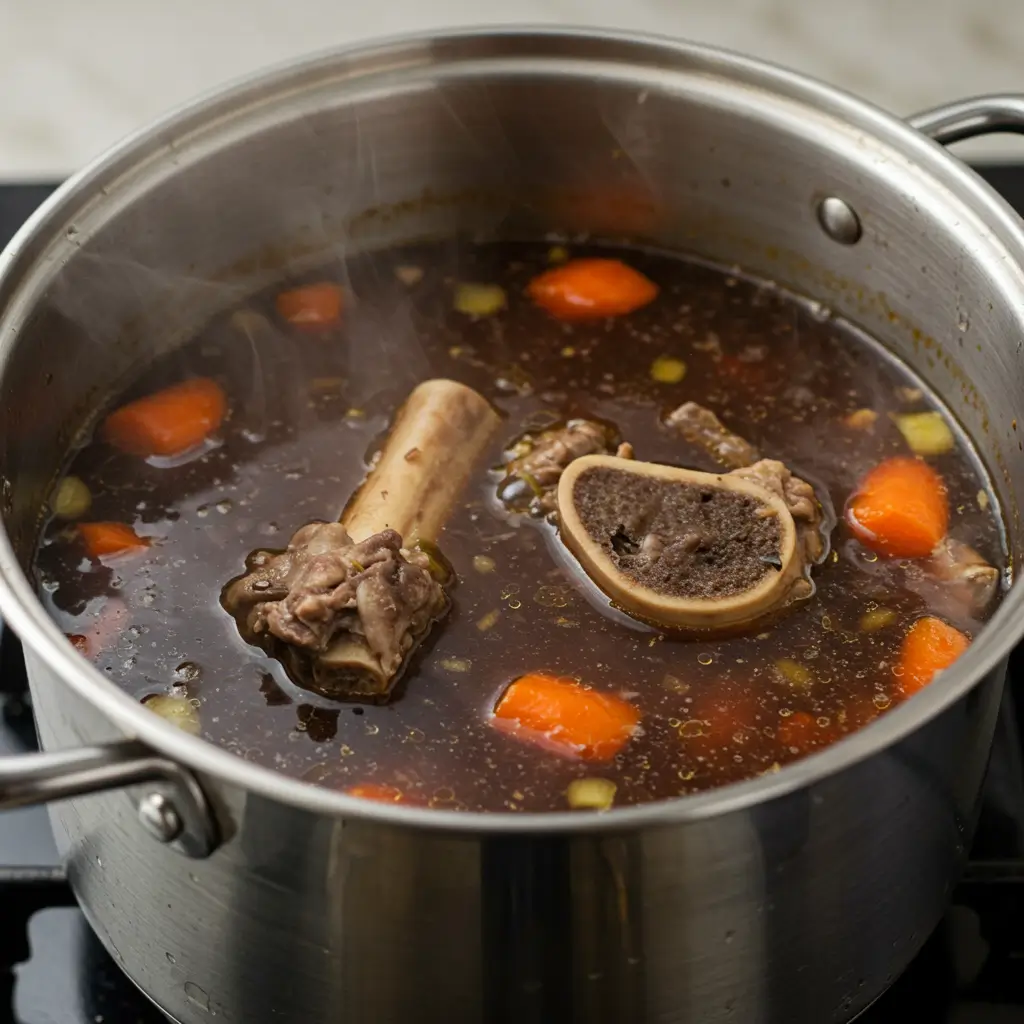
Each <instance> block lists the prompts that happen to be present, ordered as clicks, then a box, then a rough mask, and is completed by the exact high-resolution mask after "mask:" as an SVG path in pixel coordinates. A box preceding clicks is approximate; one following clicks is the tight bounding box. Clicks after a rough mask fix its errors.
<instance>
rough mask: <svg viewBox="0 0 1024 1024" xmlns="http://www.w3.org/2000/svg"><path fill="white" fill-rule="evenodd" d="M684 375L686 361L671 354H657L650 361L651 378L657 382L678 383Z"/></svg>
mask: <svg viewBox="0 0 1024 1024" xmlns="http://www.w3.org/2000/svg"><path fill="white" fill-rule="evenodd" d="M685 376H686V363H684V362H683V361H682V359H675V358H674V357H672V356H658V358H657V359H655V360H654V362H653V363H651V379H652V380H655V381H657V382H658V383H659V384H678V383H679V382H680V381H681V380H682V379H683V378H684V377H685Z"/></svg>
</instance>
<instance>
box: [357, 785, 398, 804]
mask: <svg viewBox="0 0 1024 1024" xmlns="http://www.w3.org/2000/svg"><path fill="white" fill-rule="evenodd" d="M345 792H346V793H347V794H348V795H349V796H357V797H359V798H360V799H361V800H376V801H377V802H378V803H382V804H400V803H403V802H404V797H403V795H402V791H401V790H400V789H398V788H397V787H395V786H387V785H385V784H384V783H382V782H360V783H358V784H357V785H355V786H349V787H348V789H346V790H345Z"/></svg>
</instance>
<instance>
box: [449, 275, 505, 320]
mask: <svg viewBox="0 0 1024 1024" xmlns="http://www.w3.org/2000/svg"><path fill="white" fill-rule="evenodd" d="M504 308H505V289H504V288H502V287H501V285H497V284H472V283H470V282H466V281H463V282H461V283H459V284H457V285H456V286H455V309H456V310H457V311H458V312H460V313H465V314H466V316H490V315H491V314H492V313H499V312H501V310H503V309H504Z"/></svg>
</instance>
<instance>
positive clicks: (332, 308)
mask: <svg viewBox="0 0 1024 1024" xmlns="http://www.w3.org/2000/svg"><path fill="white" fill-rule="evenodd" d="M275 305H276V306H277V315H278V316H279V317H280V318H281V319H282V320H287V321H288V323H290V324H292V325H293V326H294V327H301V328H305V329H309V330H317V329H319V328H321V327H330V326H331V325H332V324H336V323H337V322H338V321H339V320H340V319H341V305H342V304H341V288H340V287H339V286H338V285H336V284H332V283H331V282H330V281H321V282H320V283H319V284H307V285H303V286H302V287H301V288H292V289H290V290H289V291H286V292H281V293H280V294H279V295H278V296H277V300H276V303H275Z"/></svg>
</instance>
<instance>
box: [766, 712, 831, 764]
mask: <svg viewBox="0 0 1024 1024" xmlns="http://www.w3.org/2000/svg"><path fill="white" fill-rule="evenodd" d="M776 735H777V736H778V737H779V743H781V744H782V746H783V747H784V748H785V750H786V752H787V753H793V752H794V751H795V752H796V753H798V754H809V753H810V752H811V751H812V750H817V749H818V748H819V747H827V746H828V745H829V744H830V743H831V742H832V741H833V740H834V739H836V736H834V735H833V733H832V730H831V729H828V728H822V727H821V726H820V725H818V723H817V721H816V720H815V718H814V716H813V715H810V714H808V713H807V712H806V711H794V712H793V714H791V715H789V716H788V717H786V718H783V719H782V721H781V722H780V723H779V728H778V730H777V732H776Z"/></svg>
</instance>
